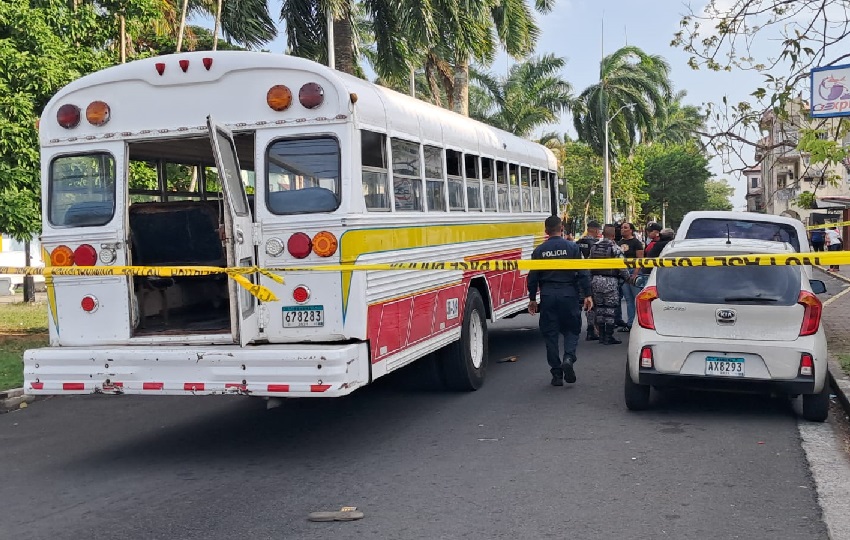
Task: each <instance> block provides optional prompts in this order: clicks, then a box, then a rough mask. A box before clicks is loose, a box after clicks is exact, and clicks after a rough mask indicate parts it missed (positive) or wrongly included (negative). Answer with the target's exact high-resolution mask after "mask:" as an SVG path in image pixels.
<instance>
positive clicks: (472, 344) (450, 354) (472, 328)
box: [439, 287, 488, 390]
mask: <svg viewBox="0 0 850 540" xmlns="http://www.w3.org/2000/svg"><path fill="white" fill-rule="evenodd" d="M439 354H440V363H441V364H442V368H443V369H442V371H443V375H444V377H445V379H444V380H445V383H446V386H447V387H448V388H449V389H450V390H478V389H479V388H481V385H482V384H484V374H485V373H486V371H487V355H488V351H487V315H486V311H485V310H484V300H482V299H481V293H479V292H478V289H475V288H474V287H473V288H470V289H469V292H468V293H467V294H466V306H465V307H464V309H463V325H462V327H461V332H460V339H459V340H458V341H455V342H454V343H452V344H451V345H448V346H446V347H444V348H443V349H442V350H441V351H440V353H439Z"/></svg>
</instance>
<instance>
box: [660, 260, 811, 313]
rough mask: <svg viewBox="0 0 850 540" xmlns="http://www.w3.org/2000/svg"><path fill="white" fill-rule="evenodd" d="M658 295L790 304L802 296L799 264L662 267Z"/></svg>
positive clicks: (676, 298)
mask: <svg viewBox="0 0 850 540" xmlns="http://www.w3.org/2000/svg"><path fill="white" fill-rule="evenodd" d="M657 272H658V274H657V276H656V280H655V286H656V287H657V289H658V296H659V297H660V298H661V299H662V300H664V301H666V302H690V303H696V304H764V305H771V306H790V305H793V304H795V303H796V302H797V298H798V297H799V295H800V268H799V267H796V266H694V267H684V268H683V267H678V268H659V269H658V270H657Z"/></svg>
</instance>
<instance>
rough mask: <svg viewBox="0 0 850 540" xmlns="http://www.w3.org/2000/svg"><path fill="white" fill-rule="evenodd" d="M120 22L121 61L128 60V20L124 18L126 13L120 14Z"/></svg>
mask: <svg viewBox="0 0 850 540" xmlns="http://www.w3.org/2000/svg"><path fill="white" fill-rule="evenodd" d="M118 22H119V24H120V26H121V63H122V64H123V63H125V62H126V61H127V24H126V23H127V21H125V20H124V15H123V14H122V15H119V16H118Z"/></svg>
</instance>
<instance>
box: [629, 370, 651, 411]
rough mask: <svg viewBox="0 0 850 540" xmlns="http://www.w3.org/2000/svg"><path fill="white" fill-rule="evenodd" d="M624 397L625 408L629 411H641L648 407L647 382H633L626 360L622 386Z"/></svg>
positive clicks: (648, 389)
mask: <svg viewBox="0 0 850 540" xmlns="http://www.w3.org/2000/svg"><path fill="white" fill-rule="evenodd" d="M623 390H624V394H625V397H626V408H627V409H629V410H630V411H643V410H645V409H647V408H648V407H649V391H650V387H649V385H648V384H635V382H634V381H632V376H631V375H630V374H629V362H628V360H626V382H625V384H624V386H623Z"/></svg>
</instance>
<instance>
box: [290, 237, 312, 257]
mask: <svg viewBox="0 0 850 540" xmlns="http://www.w3.org/2000/svg"><path fill="white" fill-rule="evenodd" d="M286 249H287V251H289V254H290V255H292V256H293V257H295V258H296V259H303V258H304V257H306V256H307V255H309V254H310V252H311V251H313V241H312V240H310V237H309V236H307V235H306V234H304V233H303V232H298V233H295V234H293V235H292V236H290V237H289V240H288V241H287V242H286Z"/></svg>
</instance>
